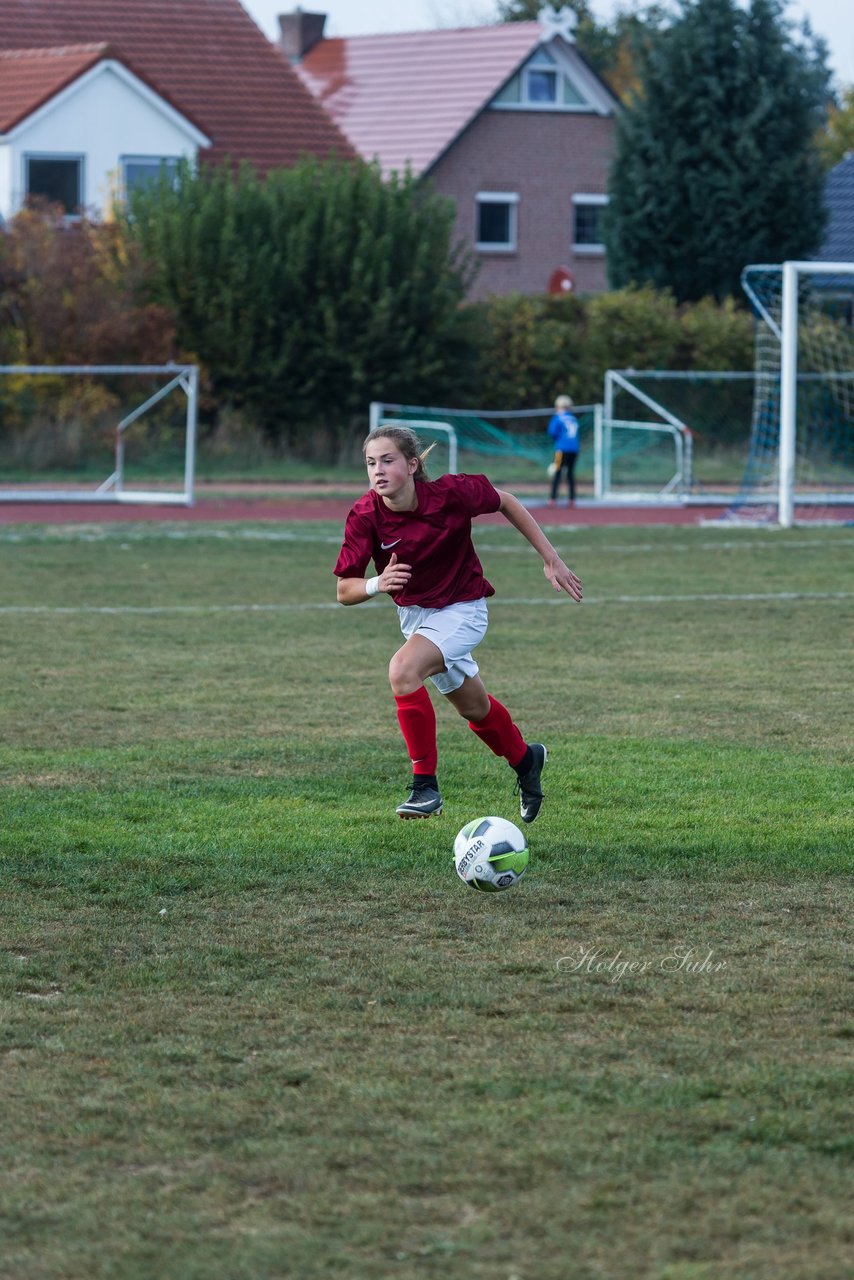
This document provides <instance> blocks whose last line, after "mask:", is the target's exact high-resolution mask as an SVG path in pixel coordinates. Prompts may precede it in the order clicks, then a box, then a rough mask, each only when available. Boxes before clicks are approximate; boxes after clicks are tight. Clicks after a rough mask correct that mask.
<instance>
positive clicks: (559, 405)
mask: <svg viewBox="0 0 854 1280" xmlns="http://www.w3.org/2000/svg"><path fill="white" fill-rule="evenodd" d="M555 408H556V409H571V408H572V396H558V398H557V400H555Z"/></svg>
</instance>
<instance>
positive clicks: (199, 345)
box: [125, 160, 469, 440]
mask: <svg viewBox="0 0 854 1280" xmlns="http://www.w3.org/2000/svg"><path fill="white" fill-rule="evenodd" d="M453 224H454V213H453V206H452V205H451V203H450V202H449V201H446V200H443V199H440V198H439V197H436V196H434V195H432V194H431V193H430V192H429V190H427V189H426V188H424V187H423V186H416V184H415V182H414V181H413V180H412V179H411V178H410V177H409V176H408V175H407V176H405V177H403V178H397V177H394V176H392V178H390V179H388V180H386V181H383V180H382V179H381V177H380V174H379V172H378V171H377V170H376V169H374V168H370V167H368V166H366V165H352V164H344V163H339V162H334V161H329V162H325V163H321V162H318V161H308V160H307V161H304V162H302V163H301V164H299V165H297V166H296V167H295V168H293V169H287V170H280V171H276V172H272V173H270V174H268V175H267V176H266V178H264V179H262V178H259V177H257V176H256V175H255V174H254V172H253V171H252V170H251V169H249V168H246V167H244V168H242V169H241V170H240V171H239V172H238V173H236V174H235V173H234V172H232V171H231V170H230V169H228V168H226V167H222V168H218V169H213V168H207V169H204V170H202V171H201V172H199V173H197V174H194V173H192V172H191V171H190V170H189V169H188V168H186V167H185V168H183V169H182V171H181V172H180V174H179V176H178V180H177V183H176V185H174V186H172V185H170V183H169V182H168V181H166V180H164V181H162V182H161V183H160V184H159V185H157V186H152V187H151V188H149V189H147V190H144V191H141V192H139V193H138V194H137V195H136V197H135V198H134V200H133V203H132V210H131V213H130V216H129V217H128V219H127V221H126V224H125V231H126V234H127V236H128V237H129V239H130V240H131V241H133V242H135V243H136V244H138V245H139V247H140V249H141V251H142V254H143V256H144V258H145V259H146V261H147V263H148V264H149V267H150V270H151V290H152V297H153V299H154V300H156V301H159V302H162V303H165V304H167V305H168V306H170V307H172V308H174V310H175V312H176V314H177V317H178V334H179V339H180V341H181V344H182V346H183V348H184V349H185V350H188V351H192V352H194V353H195V355H196V356H197V358H198V359H200V360H201V361H202V362H203V364H204V365H205V366H206V368H207V370H208V372H209V375H210V377H211V380H212V385H213V387H214V390H215V392H216V393H217V394H218V396H219V397H220V398H221V399H228V400H230V401H231V402H233V403H235V404H237V405H239V406H243V407H245V408H246V409H247V410H248V411H249V416H250V417H251V418H252V419H253V420H254V421H255V423H256V424H257V425H259V426H261V427H262V428H263V429H264V431H265V432H266V434H267V435H268V436H269V437H270V438H271V439H274V440H278V439H290V440H293V439H294V438H295V437H296V436H297V435H300V434H305V430H306V429H307V428H310V429H311V430H312V431H313V430H314V429H316V428H317V427H318V426H319V425H321V424H325V426H326V427H327V428H328V429H329V430H328V434H329V435H332V436H333V437H334V434H335V428H334V426H333V424H335V425H337V424H342V423H345V422H346V421H347V419H348V418H352V417H354V416H355V415H361V416H362V417H364V415H365V413H366V411H367V407H368V404H369V402H370V401H371V400H372V399H376V398H383V399H387V400H392V401H393V400H410V399H413V398H417V397H419V396H421V395H427V394H428V393H432V392H433V391H435V389H436V388H437V387H441V385H442V383H443V380H444V379H446V378H447V377H449V376H450V375H451V371H454V370H455V369H456V367H457V365H458V364H459V362H460V361H461V360H462V359H463V358H464V350H463V347H462V344H461V343H460V342H458V341H457V327H458V316H459V304H460V303H461V302H462V300H463V298H464V295H465V291H466V287H467V284H468V279H469V274H468V267H467V263H466V261H464V260H463V258H462V257H461V256H460V254H459V252H458V251H457V250H455V248H454V247H453V241H452V231H453Z"/></svg>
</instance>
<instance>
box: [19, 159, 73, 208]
mask: <svg viewBox="0 0 854 1280" xmlns="http://www.w3.org/2000/svg"><path fill="white" fill-rule="evenodd" d="M24 168H25V184H26V195H27V197H28V198H30V197H33V196H39V197H41V198H42V199H45V200H49V201H50V202H51V204H59V205H62V207H63V209H64V210H65V212H66V213H68V214H77V213H79V211H80V207H81V205H82V204H83V157H82V156H26V157H25V158H24Z"/></svg>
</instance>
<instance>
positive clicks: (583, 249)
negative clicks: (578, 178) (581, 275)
mask: <svg viewBox="0 0 854 1280" xmlns="http://www.w3.org/2000/svg"><path fill="white" fill-rule="evenodd" d="M607 204H608V197H607V196H605V195H601V194H594V193H592V192H584V191H579V192H578V193H577V194H576V195H574V196H573V197H572V252H573V253H577V254H578V255H579V256H582V257H583V256H584V255H585V254H588V255H590V256H596V257H601V255H602V254H603V253H604V252H605V245H604V244H603V243H596V244H579V243H578V242H577V241H576V239H575V212H576V210H577V209H578V208H585V207H586V208H591V207H592V208H596V209H604V208H605V207H606V206H607Z"/></svg>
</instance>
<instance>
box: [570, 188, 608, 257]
mask: <svg viewBox="0 0 854 1280" xmlns="http://www.w3.org/2000/svg"><path fill="white" fill-rule="evenodd" d="M607 203H608V197H607V196H599V195H595V196H594V195H577V196H573V197H572V212H573V229H572V247H573V249H574V250H575V252H576V253H604V252H605V244H604V236H603V234H602V215H603V213H604V211H605V206H606V205H607Z"/></svg>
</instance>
